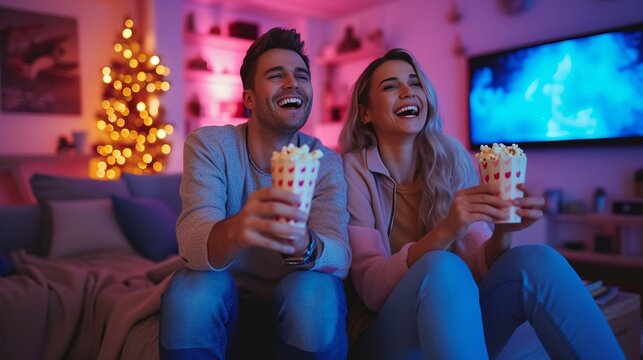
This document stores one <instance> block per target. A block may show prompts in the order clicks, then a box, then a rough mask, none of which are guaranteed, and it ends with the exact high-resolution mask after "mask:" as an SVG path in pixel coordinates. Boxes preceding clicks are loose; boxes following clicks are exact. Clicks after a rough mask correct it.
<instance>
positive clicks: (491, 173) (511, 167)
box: [476, 144, 527, 223]
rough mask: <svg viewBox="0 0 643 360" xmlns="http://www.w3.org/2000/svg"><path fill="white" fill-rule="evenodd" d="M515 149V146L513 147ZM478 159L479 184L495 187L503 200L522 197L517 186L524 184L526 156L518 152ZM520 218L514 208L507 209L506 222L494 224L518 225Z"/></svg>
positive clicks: (501, 221)
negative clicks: (516, 153) (507, 216)
mask: <svg viewBox="0 0 643 360" xmlns="http://www.w3.org/2000/svg"><path fill="white" fill-rule="evenodd" d="M494 145H496V144H494ZM515 146H516V147H517V145H515ZM476 157H478V168H479V170H480V182H481V183H482V184H492V185H496V186H497V187H498V188H499V189H500V196H501V197H502V199H504V200H513V199H515V198H519V197H522V196H523V192H522V191H520V190H518V187H517V185H518V184H522V183H524V182H525V176H526V171H527V156H526V155H525V154H524V153H523V152H522V151H520V153H519V154H518V155H512V154H498V156H495V158H494V157H492V158H489V157H481V156H476ZM521 220H522V219H521V217H520V216H519V215H518V214H516V207H515V206H511V207H510V208H509V218H508V219H507V220H500V221H496V223H519V222H521Z"/></svg>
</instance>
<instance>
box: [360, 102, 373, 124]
mask: <svg viewBox="0 0 643 360" xmlns="http://www.w3.org/2000/svg"><path fill="white" fill-rule="evenodd" d="M359 118H360V119H361V120H362V124H368V123H370V122H371V119H370V115H369V112H368V107H366V106H364V105H359Z"/></svg>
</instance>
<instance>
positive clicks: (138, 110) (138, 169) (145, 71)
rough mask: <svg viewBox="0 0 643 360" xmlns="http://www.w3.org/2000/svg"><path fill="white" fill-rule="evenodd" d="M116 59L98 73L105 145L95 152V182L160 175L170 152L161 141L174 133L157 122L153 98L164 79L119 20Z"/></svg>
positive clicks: (128, 23)
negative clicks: (120, 28)
mask: <svg viewBox="0 0 643 360" xmlns="http://www.w3.org/2000/svg"><path fill="white" fill-rule="evenodd" d="M114 52H115V53H116V54H117V56H116V57H115V59H114V60H113V61H112V63H111V65H110V66H105V67H104V68H103V69H102V75H103V82H104V83H105V89H104V92H103V101H102V103H101V105H102V110H101V112H100V114H99V119H98V121H97V123H96V126H97V127H98V129H99V130H100V131H101V132H102V133H103V134H104V135H105V136H104V138H105V142H104V143H102V144H100V145H98V146H97V147H96V151H97V152H98V154H99V155H100V156H101V159H100V160H99V161H98V164H97V170H96V174H95V175H96V177H98V178H107V179H116V178H118V177H120V175H121V173H122V172H131V173H135V174H145V173H158V172H161V171H163V168H164V166H165V163H166V162H167V158H168V155H169V153H170V151H171V150H172V147H171V146H170V144H169V143H168V141H167V137H168V136H169V135H171V134H172V132H173V131H174V128H173V127H172V125H170V124H166V123H164V122H163V109H162V108H161V104H160V101H159V95H161V94H162V93H163V92H165V91H168V90H169V89H170V83H169V82H167V81H166V80H165V77H166V76H168V75H169V74H170V69H169V68H168V67H167V66H163V65H161V60H160V58H159V57H158V56H157V55H151V56H150V55H149V54H146V53H145V52H144V51H143V49H142V45H141V42H140V41H138V40H137V39H136V38H135V37H134V21H133V20H132V19H126V20H125V28H124V29H123V31H122V32H121V38H120V39H119V40H118V41H117V42H116V43H115V44H114Z"/></svg>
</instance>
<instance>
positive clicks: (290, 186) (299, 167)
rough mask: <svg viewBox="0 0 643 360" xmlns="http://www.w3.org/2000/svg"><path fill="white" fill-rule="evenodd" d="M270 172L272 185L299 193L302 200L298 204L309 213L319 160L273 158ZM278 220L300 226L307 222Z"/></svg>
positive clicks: (279, 218) (278, 218)
mask: <svg viewBox="0 0 643 360" xmlns="http://www.w3.org/2000/svg"><path fill="white" fill-rule="evenodd" d="M270 172H271V173H272V186H274V187H278V188H282V189H286V190H288V191H290V192H293V193H295V194H297V195H299V198H300V200H299V203H298V204H297V206H298V207H299V209H301V210H302V211H304V212H305V213H306V214H308V213H309V212H310V207H311V206H312V199H313V193H314V192H315V183H316V181H317V173H318V172H319V160H293V159H283V158H278V159H275V158H273V159H272V162H271V168H270ZM277 220H278V221H280V222H284V223H289V224H291V225H295V226H299V227H305V226H306V223H305V222H301V221H297V220H294V219H287V218H283V217H277Z"/></svg>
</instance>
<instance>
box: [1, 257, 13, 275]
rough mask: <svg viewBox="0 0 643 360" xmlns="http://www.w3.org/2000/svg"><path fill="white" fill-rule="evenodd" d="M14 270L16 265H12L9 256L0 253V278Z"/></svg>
mask: <svg viewBox="0 0 643 360" xmlns="http://www.w3.org/2000/svg"><path fill="white" fill-rule="evenodd" d="M15 270H16V264H14V263H13V260H12V259H11V256H9V255H7V254H5V253H1V252H0V276H7V275H11V274H13V272H14V271H15Z"/></svg>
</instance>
